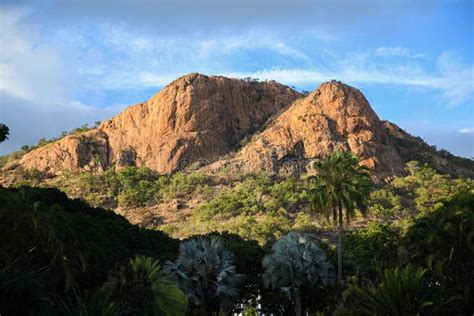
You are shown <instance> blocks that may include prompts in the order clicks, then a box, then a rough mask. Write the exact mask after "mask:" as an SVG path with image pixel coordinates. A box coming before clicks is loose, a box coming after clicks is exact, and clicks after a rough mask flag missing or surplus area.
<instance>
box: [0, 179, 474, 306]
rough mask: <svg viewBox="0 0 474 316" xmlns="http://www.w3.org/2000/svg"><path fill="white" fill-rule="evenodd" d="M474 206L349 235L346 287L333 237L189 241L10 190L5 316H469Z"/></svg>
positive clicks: (0, 271)
mask: <svg viewBox="0 0 474 316" xmlns="http://www.w3.org/2000/svg"><path fill="white" fill-rule="evenodd" d="M440 203H441V201H440ZM473 205H474V192H473V191H472V189H471V190H461V191H460V192H457V193H456V194H453V195H452V196H450V197H449V198H447V199H445V200H444V201H442V205H440V206H436V205H432V207H431V208H430V209H429V210H427V211H425V212H424V213H423V214H421V215H420V216H418V217H416V218H414V219H413V220H412V221H411V223H409V224H406V225H405V226H404V227H400V226H397V225H393V224H390V223H380V222H377V221H374V222H372V223H371V224H369V225H368V226H367V227H365V228H360V229H357V230H352V231H350V232H348V233H346V235H345V238H344V247H343V248H344V273H343V275H344V284H343V285H337V284H336V283H335V277H336V273H335V266H336V263H337V256H336V251H335V250H336V249H335V248H334V246H333V243H332V242H331V241H330V240H328V239H326V238H325V235H324V234H323V232H321V233H320V234H318V233H315V234H311V235H307V234H304V233H291V234H289V235H284V236H282V237H281V238H280V239H279V240H278V241H277V242H274V241H270V242H268V243H266V244H264V245H259V244H258V243H257V242H256V241H253V240H246V239H243V238H241V237H240V236H237V235H233V234H228V233H212V234H210V235H205V236H192V237H190V238H188V239H186V240H183V241H181V242H180V241H178V240H175V239H172V238H169V237H167V236H166V235H165V234H163V233H161V232H159V231H154V230H147V229H143V228H139V227H138V226H134V225H131V224H129V223H128V222H127V221H126V220H125V219H124V218H122V217H121V216H118V215H116V214H114V213H112V212H110V211H106V210H103V209H100V208H92V207H90V206H88V205H87V204H85V203H84V202H82V201H80V200H70V199H68V198H67V197H66V195H65V194H63V193H61V192H59V191H58V190H55V189H39V188H29V187H19V188H11V189H6V188H0V250H1V252H0V313H2V314H4V315H20V314H39V315H56V314H58V315H59V314H61V315H64V314H72V315H75V314H77V315H79V314H80V315H137V314H140V315H142V314H143V315H183V314H193V315H213V314H215V315H217V314H218V313H219V312H220V313H230V312H232V311H233V312H239V311H242V310H243V311H244V313H245V315H255V313H256V312H257V308H258V312H263V313H267V314H268V313H274V314H276V315H294V314H296V315H299V313H304V312H308V313H317V314H318V315H331V314H334V315H382V314H384V315H386V314H388V315H416V314H420V315H430V314H445V313H448V312H449V313H451V314H454V315H464V314H465V315H468V314H472V312H473V311H474V306H473V305H472V302H473V301H474V297H473V292H472V284H474V274H473V271H474V266H473V265H474V256H473V254H474V249H473V247H474V246H473V243H472V238H473V236H474V230H473V228H474V210H473ZM258 306H259V307H258Z"/></svg>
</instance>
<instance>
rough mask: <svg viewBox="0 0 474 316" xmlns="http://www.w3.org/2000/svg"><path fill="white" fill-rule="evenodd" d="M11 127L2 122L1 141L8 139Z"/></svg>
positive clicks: (0, 129)
mask: <svg viewBox="0 0 474 316" xmlns="http://www.w3.org/2000/svg"><path fill="white" fill-rule="evenodd" d="M9 134H10V129H9V128H8V126H6V125H5V124H2V123H0V143H3V142H4V141H6V140H7V139H8V135H9Z"/></svg>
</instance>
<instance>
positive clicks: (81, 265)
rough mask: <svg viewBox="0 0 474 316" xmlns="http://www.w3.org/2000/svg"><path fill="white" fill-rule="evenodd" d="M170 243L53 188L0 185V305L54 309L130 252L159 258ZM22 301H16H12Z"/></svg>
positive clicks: (14, 310)
mask: <svg viewBox="0 0 474 316" xmlns="http://www.w3.org/2000/svg"><path fill="white" fill-rule="evenodd" d="M177 248H178V242H177V241H175V240H173V239H171V238H169V237H167V236H166V235H165V234H163V233H161V232H159V231H151V230H146V229H142V228H139V227H137V226H134V225H131V224H130V223H129V222H128V221H126V220H125V219H124V218H123V217H121V216H118V215H116V214H114V213H112V212H110V211H105V210H102V209H94V208H91V207H90V206H88V205H87V204H85V203H84V202H82V201H80V200H70V199H68V198H67V197H66V195H65V194H64V193H62V192H59V191H58V190H55V189H34V188H28V187H19V188H16V189H5V188H2V187H0V250H1V252H0V292H1V293H0V306H1V308H2V312H4V313H5V314H22V313H25V312H27V311H32V310H34V311H37V312H38V313H45V314H56V313H59V314H62V313H66V312H68V311H69V310H70V308H71V306H75V305H76V304H77V303H78V300H81V296H82V294H83V292H84V291H93V290H94V289H95V288H96V287H97V286H98V285H100V284H102V283H103V282H104V281H105V280H106V278H107V275H108V272H109V270H110V269H112V268H113V267H114V266H115V265H117V264H120V263H122V262H123V261H124V260H128V258H130V257H133V256H134V255H135V254H143V255H149V256H153V257H155V258H158V259H160V260H162V261H164V260H168V259H173V258H175V257H176V255H177ZM18 302H22V304H18Z"/></svg>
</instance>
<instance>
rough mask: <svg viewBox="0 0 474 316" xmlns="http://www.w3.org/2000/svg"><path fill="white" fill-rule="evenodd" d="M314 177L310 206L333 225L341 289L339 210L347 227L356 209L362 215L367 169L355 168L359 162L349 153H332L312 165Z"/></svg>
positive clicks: (364, 205) (310, 179)
mask: <svg viewBox="0 0 474 316" xmlns="http://www.w3.org/2000/svg"><path fill="white" fill-rule="evenodd" d="M314 168H315V169H316V172H317V174H316V175H315V176H312V177H310V178H309V179H308V181H309V186H310V190H309V191H310V193H309V194H310V206H311V208H312V209H313V210H315V211H320V212H323V213H325V215H326V218H327V219H329V217H330V212H331V210H332V215H333V222H334V224H335V223H336V221H337V223H338V224H337V225H338V226H337V236H338V238H337V280H338V283H339V284H340V285H342V282H343V280H342V253H343V251H342V237H343V226H342V220H343V216H344V214H343V209H344V210H345V217H346V221H347V223H349V221H350V219H351V218H352V217H353V216H354V215H355V210H356V208H357V209H359V210H360V211H361V212H362V213H363V214H364V213H365V211H366V209H367V200H368V196H369V194H370V188H371V184H372V181H371V178H370V176H369V169H368V168H367V167H365V166H361V165H359V158H358V157H357V156H356V155H355V154H353V153H351V152H349V151H345V152H341V151H335V152H333V153H332V154H329V155H325V156H323V157H322V158H321V159H320V160H319V161H316V162H315V163H314Z"/></svg>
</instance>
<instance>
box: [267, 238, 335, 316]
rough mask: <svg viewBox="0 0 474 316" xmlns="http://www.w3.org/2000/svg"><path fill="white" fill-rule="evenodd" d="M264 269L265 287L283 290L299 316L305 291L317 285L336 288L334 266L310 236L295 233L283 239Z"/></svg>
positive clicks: (274, 248) (274, 246)
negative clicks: (292, 300)
mask: <svg viewBox="0 0 474 316" xmlns="http://www.w3.org/2000/svg"><path fill="white" fill-rule="evenodd" d="M262 265H263V268H264V269H265V272H264V273H263V276H262V278H263V284H264V285H265V287H269V286H271V287H272V288H274V289H281V290H282V291H284V292H285V293H286V294H287V295H288V297H289V298H290V299H291V298H293V299H294V302H295V314H296V316H300V315H301V312H302V307H301V290H302V288H304V287H306V286H309V287H313V286H315V285H316V284H318V283H321V284H322V285H324V286H328V285H333V284H334V281H335V275H334V266H333V265H332V263H331V262H330V261H329V260H328V259H327V257H326V253H325V252H324V251H323V250H322V249H321V248H319V247H318V246H317V245H316V244H315V243H314V242H313V241H312V240H311V239H310V238H309V236H308V235H307V234H300V233H295V232H293V233H289V234H288V235H286V236H284V237H283V238H281V239H280V240H279V241H277V242H276V243H275V244H274V245H273V247H272V254H271V255H267V256H265V258H264V259H263V261H262Z"/></svg>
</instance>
